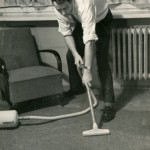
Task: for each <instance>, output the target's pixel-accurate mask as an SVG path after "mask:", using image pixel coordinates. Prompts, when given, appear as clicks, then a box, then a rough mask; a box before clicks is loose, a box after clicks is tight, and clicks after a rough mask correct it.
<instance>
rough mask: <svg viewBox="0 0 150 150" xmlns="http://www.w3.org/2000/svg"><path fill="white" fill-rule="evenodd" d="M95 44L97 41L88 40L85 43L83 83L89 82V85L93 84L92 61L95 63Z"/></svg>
mask: <svg viewBox="0 0 150 150" xmlns="http://www.w3.org/2000/svg"><path fill="white" fill-rule="evenodd" d="M94 45H95V41H92V40H91V41H88V42H87V43H86V44H85V54H84V57H85V63H84V66H85V67H84V72H83V77H82V81H83V83H87V84H88V85H89V86H91V83H90V82H91V81H92V73H91V68H92V63H93V58H94V50H95V49H94Z"/></svg>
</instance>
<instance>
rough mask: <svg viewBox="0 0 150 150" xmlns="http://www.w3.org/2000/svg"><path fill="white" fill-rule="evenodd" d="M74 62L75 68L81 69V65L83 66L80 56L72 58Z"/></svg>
mask: <svg viewBox="0 0 150 150" xmlns="http://www.w3.org/2000/svg"><path fill="white" fill-rule="evenodd" d="M74 60H75V64H76V65H77V67H79V68H81V67H82V66H81V65H83V59H82V58H81V56H80V55H79V54H76V55H75V56H74Z"/></svg>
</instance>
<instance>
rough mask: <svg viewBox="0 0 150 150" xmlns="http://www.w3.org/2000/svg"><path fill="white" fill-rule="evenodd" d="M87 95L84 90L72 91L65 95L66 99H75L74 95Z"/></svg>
mask: <svg viewBox="0 0 150 150" xmlns="http://www.w3.org/2000/svg"><path fill="white" fill-rule="evenodd" d="M84 93H85V90H84V89H82V90H79V91H72V90H69V91H67V92H65V93H64V95H65V97H67V98H68V97H73V96H74V95H80V94H84Z"/></svg>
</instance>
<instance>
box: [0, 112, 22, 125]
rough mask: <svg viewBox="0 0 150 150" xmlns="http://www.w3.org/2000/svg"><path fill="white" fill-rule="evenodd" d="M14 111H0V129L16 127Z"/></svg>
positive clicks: (16, 117)
mask: <svg viewBox="0 0 150 150" xmlns="http://www.w3.org/2000/svg"><path fill="white" fill-rule="evenodd" d="M18 123H19V121H18V113H17V111H16V110H8V111H0V128H14V127H17V126H18Z"/></svg>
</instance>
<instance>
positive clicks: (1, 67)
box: [0, 58, 8, 78]
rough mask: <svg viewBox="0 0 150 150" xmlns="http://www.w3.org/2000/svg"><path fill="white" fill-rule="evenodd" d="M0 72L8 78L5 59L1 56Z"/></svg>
mask: <svg viewBox="0 0 150 150" xmlns="http://www.w3.org/2000/svg"><path fill="white" fill-rule="evenodd" d="M0 74H2V75H4V77H6V78H8V72H7V67H6V64H5V61H4V60H3V59H2V58H0Z"/></svg>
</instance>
